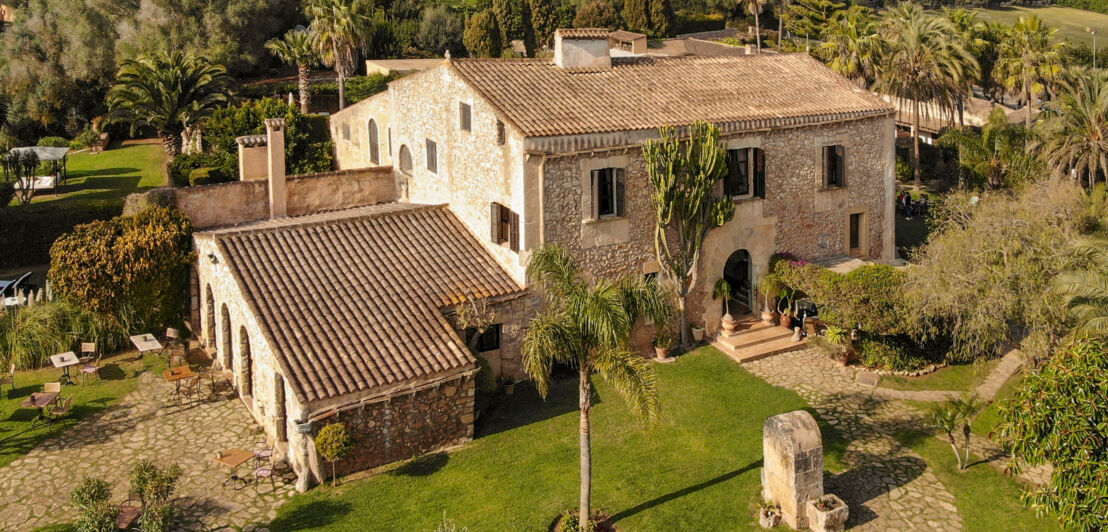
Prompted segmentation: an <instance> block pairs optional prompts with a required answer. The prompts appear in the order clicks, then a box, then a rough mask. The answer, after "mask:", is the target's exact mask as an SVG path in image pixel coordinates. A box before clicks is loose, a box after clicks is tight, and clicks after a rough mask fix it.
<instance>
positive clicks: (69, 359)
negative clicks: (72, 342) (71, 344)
mask: <svg viewBox="0 0 1108 532" xmlns="http://www.w3.org/2000/svg"><path fill="white" fill-rule="evenodd" d="M50 362H51V363H52V364H54V367H55V368H61V370H62V376H61V378H59V379H58V381H60V382H61V383H62V384H74V382H73V376H72V375H70V374H69V368H71V367H73V366H76V365H77V364H79V363H80V362H81V359H79V358H77V353H74V352H73V351H66V352H65V353H58V354H56V355H53V356H51V357H50Z"/></svg>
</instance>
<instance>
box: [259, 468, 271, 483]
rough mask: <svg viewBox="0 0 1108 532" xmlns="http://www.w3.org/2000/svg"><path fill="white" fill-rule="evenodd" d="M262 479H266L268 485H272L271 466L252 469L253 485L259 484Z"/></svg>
mask: <svg viewBox="0 0 1108 532" xmlns="http://www.w3.org/2000/svg"><path fill="white" fill-rule="evenodd" d="M263 478H268V479H269V483H270V484H273V483H274V482H273V466H262V467H258V468H255V469H254V483H255V484H256V483H258V482H261V481H262V479H263Z"/></svg>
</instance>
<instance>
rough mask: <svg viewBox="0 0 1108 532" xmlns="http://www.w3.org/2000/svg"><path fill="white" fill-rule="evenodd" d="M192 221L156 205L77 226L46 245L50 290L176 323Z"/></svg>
mask: <svg viewBox="0 0 1108 532" xmlns="http://www.w3.org/2000/svg"><path fill="white" fill-rule="evenodd" d="M191 237H192V224H191V223H190V222H189V220H188V218H186V217H185V216H184V215H183V214H181V213H180V212H178V211H176V210H172V209H167V208H164V207H157V208H152V209H148V210H145V211H142V212H140V213H138V214H136V215H134V216H119V217H116V218H112V219H111V220H105V221H98V222H93V223H90V224H85V225H82V226H78V227H77V228H75V229H74V231H73V232H72V233H69V234H66V235H64V236H62V237H60V238H58V240H57V241H55V242H54V245H53V247H51V249H50V257H51V261H50V272H49V278H50V280H51V282H52V283H53V287H54V293H55V295H56V296H58V297H60V298H61V299H64V300H66V301H68V302H69V303H71V304H73V305H76V306H80V307H82V308H85V309H88V310H90V311H92V312H96V313H99V314H103V315H107V316H112V317H116V318H119V317H120V316H122V315H123V313H124V312H125V311H128V312H130V313H132V315H133V320H134V321H135V322H137V323H138V324H140V325H141V326H144V327H148V328H160V327H162V326H164V325H167V324H171V323H179V321H180V319H181V315H182V313H183V312H184V310H185V303H186V297H187V296H186V293H187V287H188V266H189V264H190V263H191V262H192V242H191Z"/></svg>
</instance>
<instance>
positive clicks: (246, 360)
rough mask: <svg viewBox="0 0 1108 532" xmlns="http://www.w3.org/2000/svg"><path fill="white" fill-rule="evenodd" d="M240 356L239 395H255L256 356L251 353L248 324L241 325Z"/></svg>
mask: <svg viewBox="0 0 1108 532" xmlns="http://www.w3.org/2000/svg"><path fill="white" fill-rule="evenodd" d="M239 356H240V357H242V368H241V369H240V370H239V395H243V396H248V395H254V357H252V356H251V354H250V335H249V334H247V332H246V326H245V325H243V326H241V327H239Z"/></svg>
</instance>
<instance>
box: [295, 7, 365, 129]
mask: <svg viewBox="0 0 1108 532" xmlns="http://www.w3.org/2000/svg"><path fill="white" fill-rule="evenodd" d="M304 14H305V15H307V16H308V18H310V19H311V20H312V23H311V26H310V27H309V28H308V29H309V31H311V33H312V45H313V48H314V49H315V51H316V53H317V54H319V58H320V61H321V62H322V63H323V64H324V65H327V66H329V67H332V68H334V69H335V73H336V74H338V77H339V79H338V85H339V110H342V109H343V108H344V107H346V78H348V77H350V76H352V75H353V74H354V72H355V71H356V68H357V63H356V61H357V59H358V52H359V51H362V50H365V49H366V41H368V40H369V38H370V36H371V35H372V34H373V32H374V30H375V27H376V24H377V22H376V20H374V13H373V3H372V2H369V1H368V0H308V1H307V2H306V3H305V5H304Z"/></svg>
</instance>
